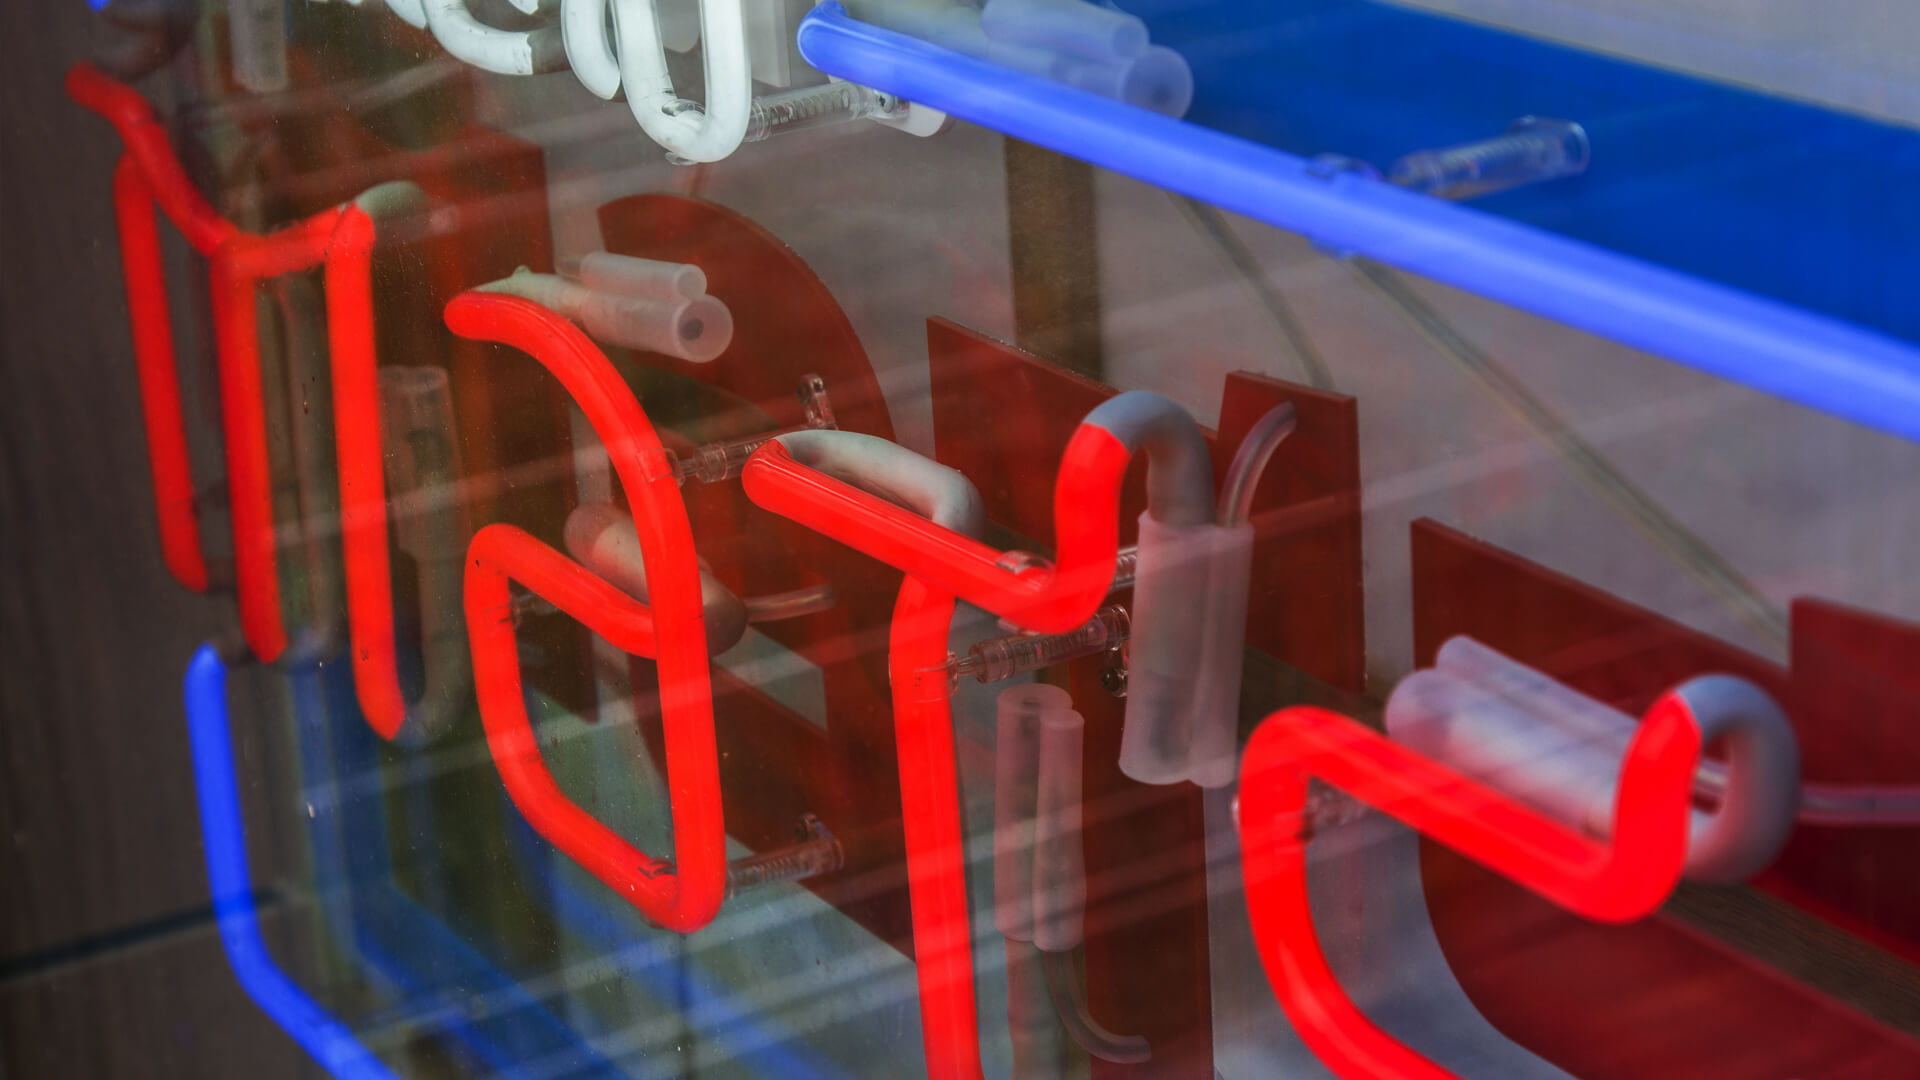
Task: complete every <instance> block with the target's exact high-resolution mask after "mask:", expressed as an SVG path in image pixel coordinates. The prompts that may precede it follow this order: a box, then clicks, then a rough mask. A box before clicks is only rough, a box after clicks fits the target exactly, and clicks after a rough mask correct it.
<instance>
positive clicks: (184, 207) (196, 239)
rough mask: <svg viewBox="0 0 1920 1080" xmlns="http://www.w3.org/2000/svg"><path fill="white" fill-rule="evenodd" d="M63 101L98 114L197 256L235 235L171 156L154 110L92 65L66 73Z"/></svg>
mask: <svg viewBox="0 0 1920 1080" xmlns="http://www.w3.org/2000/svg"><path fill="white" fill-rule="evenodd" d="M67 96H68V97H70V98H72V99H73V100H74V102H75V103H76V104H78V105H80V106H81V107H83V108H85V109H88V110H90V111H92V112H94V113H98V114H99V115H100V116H101V117H102V118H103V119H105V120H106V121H107V122H108V123H110V124H112V125H113V127H114V130H115V131H117V132H119V133H120V141H121V142H123V143H125V144H126V147H127V154H128V156H130V157H131V158H132V159H133V161H134V163H135V164H136V165H137V166H138V167H139V169H140V174H141V176H142V177H144V178H145V179H146V182H147V188H148V190H149V191H150V192H151V193H152V196H153V198H154V199H155V200H156V201H158V202H159V203H160V208H161V209H162V210H165V211H166V213H167V218H168V220H170V221H172V222H173V227H174V228H176V229H179V230H180V235H182V236H184V237H186V238H187V243H189V244H191V245H193V249H194V250H195V251H198V252H199V253H200V254H202V255H211V254H213V253H214V251H216V250H217V249H218V248H219V247H220V245H221V244H223V243H225V242H226V240H227V237H229V236H231V235H233V234H234V233H236V232H239V231H240V230H239V229H238V228H237V227H236V226H235V225H234V224H233V223H232V222H229V221H227V220H226V219H225V218H223V217H221V216H220V214H219V212H218V211H216V210H214V208H213V207H212V206H211V205H209V204H208V203H207V200H206V199H204V198H202V197H201V196H200V192H199V191H198V190H197V189H195V188H194V186H193V182H192V181H191V180H188V179H187V174H186V170H184V169H182V168H181V167H180V161H179V159H178V158H176V157H175V156H174V153H173V147H172V146H171V145H170V144H169V143H168V142H167V133H166V130H165V129H164V128H162V127H161V126H160V121H159V120H158V119H156V118H155V117H154V115H153V107H152V106H150V105H148V104H147V102H146V100H145V99H144V98H142V97H141V96H140V95H139V94H138V93H135V92H134V90H133V88H132V87H130V86H128V85H126V84H125V83H123V82H120V81H119V80H117V79H113V78H110V77H108V76H106V75H103V74H101V73H100V71H99V69H97V68H95V67H94V66H93V65H92V64H76V65H74V67H73V68H72V69H71V70H69V71H68V72H67Z"/></svg>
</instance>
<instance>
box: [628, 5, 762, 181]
mask: <svg viewBox="0 0 1920 1080" xmlns="http://www.w3.org/2000/svg"><path fill="white" fill-rule="evenodd" d="M614 4H615V7H614V13H613V22H614V30H615V32H616V33H617V34H618V36H619V42H620V45H619V58H620V79H621V83H622V84H623V85H624V87H625V88H626V91H627V105H628V107H629V108H631V109H632V110H633V118H634V119H635V120H637V121H639V123H640V127H641V129H642V130H644V131H645V132H646V133H647V135H648V136H649V137H651V138H652V139H653V141H654V142H657V143H659V144H660V145H661V146H663V147H665V148H666V150H667V152H668V153H670V154H672V155H674V156H675V157H678V158H681V159H683V160H686V161H696V162H698V161H719V160H720V159H721V158H724V157H726V156H727V155H728V154H731V153H733V152H734V151H735V150H737V149H739V147H740V142H741V140H742V139H744V138H745V137H746V134H747V121H748V118H749V116H750V114H751V112H752V110H753V75H752V70H751V68H750V67H749V64H748V57H747V32H746V22H745V19H744V16H743V15H742V12H741V0H701V4H700V47H701V52H702V53H703V54H704V55H705V63H706V74H707V103H706V106H705V108H704V109H703V108H702V107H701V106H700V105H698V104H695V103H694V102H691V101H687V100H686V99H684V98H682V97H680V96H679V95H678V94H677V93H675V92H674V89H673V76H672V75H671V74H669V73H668V71H667V51H666V45H665V43H664V42H663V41H662V40H661V38H660V22H659V19H658V17H657V16H656V15H655V14H654V10H653V0H614Z"/></svg>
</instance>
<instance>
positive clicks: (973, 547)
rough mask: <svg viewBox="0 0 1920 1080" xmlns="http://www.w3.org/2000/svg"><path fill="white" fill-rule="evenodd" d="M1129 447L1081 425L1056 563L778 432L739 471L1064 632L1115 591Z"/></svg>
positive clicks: (918, 573)
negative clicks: (905, 504)
mask: <svg viewBox="0 0 1920 1080" xmlns="http://www.w3.org/2000/svg"><path fill="white" fill-rule="evenodd" d="M1131 457H1132V454H1131V452H1130V451H1129V450H1128V449H1127V447H1126V444H1124V443H1122V442H1121V441H1120V440H1119V439H1118V438H1115V437H1114V436H1113V435H1112V434H1111V433H1109V432H1108V431H1106V430H1105V429H1104V428H1101V427H1098V426H1095V425H1092V424H1083V425H1081V427H1080V430H1078V431H1076V432H1075V433H1074V436H1073V439H1072V441H1071V442H1069V443H1068V444H1067V449H1066V453H1065V454H1064V455H1063V456H1062V457H1061V459H1060V479H1059V483H1057V484H1056V485H1055V486H1054V496H1053V520H1054V535H1055V538H1056V541H1057V548H1058V553H1059V558H1058V561H1057V565H1056V566H1054V567H1052V568H1051V569H1048V568H1044V567H1031V568H1019V567H1013V566H1010V565H1009V564H1008V562H1007V559H1006V557H1005V556H1004V555H1002V554H1001V553H1000V552H998V551H995V550H994V549H992V548H990V547H988V546H986V545H985V544H982V543H980V542H978V541H976V540H972V539H969V538H967V537H965V536H961V535H960V534H959V533H956V532H954V531H953V530H951V529H947V528H943V527H942V526H939V525H936V524H934V523H933V522H931V521H928V520H927V519H926V518H923V517H921V516H919V515H918V514H915V513H913V512H912V511H909V510H903V509H901V508H900V507H898V506H895V505H893V504H892V503H890V502H887V501H886V500H885V499H881V498H877V497H875V496H873V495H869V494H867V493H866V492H864V491H861V490H860V489H858V488H856V487H854V486H852V485H851V484H847V483H844V482H842V481H840V480H836V479H834V478H833V477H830V476H827V475H826V474H824V473H821V472H817V471H815V470H813V469H810V468H808V467H806V466H805V465H802V464H801V463H800V462H798V461H795V460H794V459H793V455H792V454H791V453H789V452H788V451H787V448H786V447H784V446H782V445H780V444H779V443H778V442H770V443H767V444H766V445H765V446H762V447H761V448H760V449H759V450H757V451H755V452H754V455H753V457H752V458H751V459H749V460H748V461H747V467H746V471H745V472H744V473H743V474H742V475H741V478H740V480H741V483H742V484H743V485H744V486H745V487H746V491H747V495H748V497H749V498H751V499H753V501H754V502H756V503H758V504H760V505H761V506H763V507H765V508H767V509H768V510H771V511H773V512H774V513H776V514H779V515H781V516H782V517H787V518H791V519H793V520H794V521H797V522H799V523H800V524H802V525H805V526H807V527H808V528H810V529H813V530H814V531H816V532H820V533H824V534H826V535H827V536H830V537H832V538H834V539H835V540H838V541H840V542H841V543H843V544H846V545H847V546H849V547H852V548H854V549H855V550H857V551H861V552H864V553H865V554H868V555H871V556H873V557H874V558H876V559H879V560H880V561H881V562H883V563H886V564H887V565H889V566H893V567H898V568H899V569H901V570H904V571H906V572H907V574H908V575H910V576H912V577H917V578H919V579H921V580H922V581H924V582H926V583H927V584H928V585H930V586H933V587H935V588H938V589H940V590H942V591H945V592H950V593H953V594H954V595H955V596H958V597H959V598H960V599H962V600H965V601H967V602H968V603H971V604H974V605H977V606H979V607H981V608H985V609H986V610H987V611H990V612H992V613H994V614H995V615H999V616H1002V617H1004V618H1008V619H1012V620H1013V621H1014V622H1017V623H1019V624H1020V625H1021V626H1023V627H1025V628H1027V629H1029V630H1038V631H1040V632H1042V633H1065V632H1067V631H1069V630H1073V629H1076V628H1078V627H1079V626H1080V624H1082V623H1084V622H1086V621H1087V620H1088V619H1089V618H1091V617H1092V616H1093V613H1094V612H1095V611H1097V610H1099V607H1100V604H1101V603H1102V602H1103V601H1104V600H1105V599H1106V597H1107V593H1109V592H1110V591H1112V587H1113V567H1114V559H1115V557H1116V555H1117V554H1118V552H1119V520H1120V480H1121V477H1122V476H1124V475H1125V474H1126V470H1127V462H1128V461H1129V460H1130V459H1131ZM902 779H905V780H909V782H910V778H908V777H903V778H902Z"/></svg>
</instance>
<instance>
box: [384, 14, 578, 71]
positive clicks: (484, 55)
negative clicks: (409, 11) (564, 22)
mask: <svg viewBox="0 0 1920 1080" xmlns="http://www.w3.org/2000/svg"><path fill="white" fill-rule="evenodd" d="M390 2H391V0H390ZM425 3H426V11H427V27H428V29H430V30H432V31H433V37H434V40H435V41H438V42H439V43H440V47H441V48H443V49H445V50H447V52H448V53H450V54H451V55H453V56H454V57H455V58H457V59H460V60H464V61H466V62H467V63H469V64H472V65H473V66H474V67H477V68H479V69H481V70H482V71H491V72H493V73H495V74H497V75H537V74H540V73H542V72H548V71H558V70H560V69H561V68H562V67H565V66H566V63H567V56H566V49H565V46H563V45H562V44H561V41H560V30H559V28H558V27H556V26H542V27H540V28H539V29H537V30H501V29H498V28H497V27H492V26H488V25H487V24H486V23H483V22H481V21H480V20H478V19H476V18H474V17H473V13H472V12H470V11H468V10H467V2H466V0H425ZM396 10H398V9H396ZM402 17H403V18H404V17H405V16H404V15H402Z"/></svg>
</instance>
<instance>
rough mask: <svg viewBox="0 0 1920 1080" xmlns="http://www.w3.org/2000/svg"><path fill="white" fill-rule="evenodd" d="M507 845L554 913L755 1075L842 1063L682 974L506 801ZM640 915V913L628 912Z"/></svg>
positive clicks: (823, 1079) (802, 1077) (822, 1077)
mask: <svg viewBox="0 0 1920 1080" xmlns="http://www.w3.org/2000/svg"><path fill="white" fill-rule="evenodd" d="M505 816H506V818H507V821H506V830H507V847H508V850H510V851H512V852H513V860H514V863H515V864H516V865H517V866H518V867H519V869H520V872H521V874H523V875H525V876H526V877H529V878H531V879H533V880H534V881H536V882H537V883H538V884H539V886H540V887H541V888H543V889H544V890H545V893H546V896H547V899H548V902H549V904H550V906H551V908H552V911H553V914H554V916H555V918H557V919H558V920H559V921H560V924H561V925H562V926H564V927H566V928H567V930H568V931H569V932H570V933H573V934H576V935H578V936H579V937H581V938H583V939H585V940H586V942H587V943H588V944H589V945H590V946H591V947H592V948H594V949H595V950H596V951H598V952H600V953H601V954H602V955H603V956H606V957H607V958H608V959H612V960H615V961H616V962H617V963H618V964H619V966H620V969H621V970H622V971H623V972H625V973H626V976H627V978H628V979H630V980H632V981H633V982H634V983H636V984H637V985H639V986H640V987H641V988H642V989H644V990H645V991H646V992H647V993H648V994H650V995H652V996H653V997H655V998H658V999H660V1000H662V1001H677V1002H678V1003H679V1007H680V1009H681V1011H682V1012H683V1013H684V1014H685V1015H686V1018H687V1021H688V1023H689V1024H691V1025H692V1026H693V1027H694V1028H695V1030H697V1031H699V1032H700V1033H701V1034H702V1035H703V1036H704V1037H706V1038H708V1039H711V1040H713V1042H714V1043H715V1044H716V1045H718V1046H720V1047H723V1048H724V1049H725V1050H726V1051H727V1053H728V1054H730V1055H731V1056H732V1057H733V1059H734V1060H735V1061H737V1062H739V1063H740V1064H741V1065H743V1066H745V1067H746V1068H748V1069H749V1070H751V1071H752V1072H753V1073H754V1074H755V1075H758V1076H778V1077H781V1078H782V1080H816V1078H817V1080H827V1078H829V1077H836V1076H839V1075H841V1072H840V1070H838V1069H835V1068H833V1067H832V1066H831V1065H828V1064H827V1063H825V1062H823V1061H820V1060H819V1059H818V1058H816V1057H815V1056H813V1055H812V1054H810V1053H808V1052H807V1051H806V1050H805V1049H804V1048H802V1047H799V1046H794V1045H790V1044H791V1043H792V1042H794V1041H795V1040H794V1039H793V1036H791V1035H790V1034H787V1033H785V1032H781V1031H779V1030H777V1029H776V1028H774V1027H773V1026H772V1025H770V1024H769V1023H768V1021H766V1020H763V1019H760V1018H758V1017H756V1016H754V1015H753V1014H752V1013H751V1012H750V1011H746V1010H743V1009H741V1008H740V1006H739V1005H737V1004H735V1003H734V1000H733V998H732V997H731V996H730V995H728V994H726V993H724V992H721V991H716V990H714V989H712V988H710V987H708V986H707V985H706V982H705V980H704V979H702V978H701V976H700V972H699V971H698V969H697V968H693V966H692V965H688V966H689V968H692V970H688V971H687V972H686V973H685V975H684V976H681V975H679V974H678V973H677V972H676V970H675V967H676V965H675V957H674V955H673V954H672V953H671V952H669V951H668V950H665V949H661V948H659V947H657V946H655V945H653V944H652V943H651V942H649V940H648V934H649V933H658V931H655V930H649V928H647V927H646V926H645V925H644V924H640V925H630V926H623V925H621V923H622V921H623V920H622V919H620V918H617V917H615V915H614V914H612V913H611V912H608V911H607V910H606V909H605V908H604V906H603V905H601V904H598V903H596V902H595V901H594V899H593V898H592V897H589V896H587V895H586V894H584V893H582V892H581V891H580V890H578V889H576V888H575V887H574V886H573V884H572V883H571V882H569V881H568V880H566V878H565V876H564V875H563V874H561V873H559V872H558V871H557V870H556V869H555V868H554V866H553V863H552V860H551V859H550V858H549V852H548V851H545V850H542V849H543V848H544V847H545V846H546V841H545V840H544V839H543V838H542V837H541V836H540V834H539V833H536V832H534V831H533V826H531V825H529V824H527V821H526V819H525V818H524V817H522V816H521V815H520V813H519V812H518V811H516V810H514V809H513V808H512V807H511V806H509V807H507V808H506V815H505ZM633 921H634V922H635V923H638V922H639V920H638V919H637V918H635V919H634V920H633Z"/></svg>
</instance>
